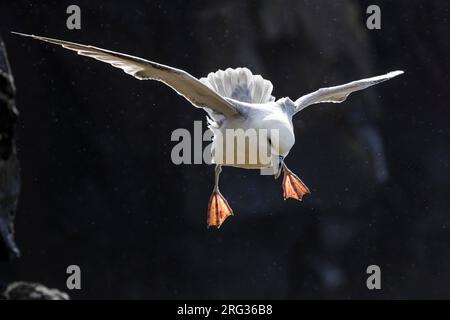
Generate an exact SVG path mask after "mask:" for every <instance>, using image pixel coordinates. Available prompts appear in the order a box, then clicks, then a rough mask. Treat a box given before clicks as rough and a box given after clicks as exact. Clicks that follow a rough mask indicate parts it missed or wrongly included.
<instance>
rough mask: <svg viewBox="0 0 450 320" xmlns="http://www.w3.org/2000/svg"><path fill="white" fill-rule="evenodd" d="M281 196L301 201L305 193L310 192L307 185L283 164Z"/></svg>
mask: <svg viewBox="0 0 450 320" xmlns="http://www.w3.org/2000/svg"><path fill="white" fill-rule="evenodd" d="M283 171H284V177H283V198H284V200H286V199H288V198H293V199H296V200H299V201H302V198H303V196H304V195H305V194H307V193H311V192H310V191H309V189H308V187H307V186H306V185H305V184H304V183H303V181H302V180H300V178H299V177H297V176H296V175H295V174H294V173H293V172H292V171H291V170H289V169H288V168H287V167H286V166H285V165H284V164H283Z"/></svg>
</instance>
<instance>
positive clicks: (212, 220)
mask: <svg viewBox="0 0 450 320" xmlns="http://www.w3.org/2000/svg"><path fill="white" fill-rule="evenodd" d="M232 215H233V210H231V207H230V205H229V204H228V201H227V200H225V198H224V197H223V196H222V194H221V193H220V191H219V190H217V191H213V193H212V195H211V198H210V199H209V203H208V221H207V223H208V227H211V226H214V227H217V229H219V228H220V226H221V225H222V223H223V222H224V221H225V220H226V218H228V217H229V216H232Z"/></svg>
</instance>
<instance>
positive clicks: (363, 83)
mask: <svg viewBox="0 0 450 320" xmlns="http://www.w3.org/2000/svg"><path fill="white" fill-rule="evenodd" d="M401 74H403V71H392V72H389V73H386V74H384V75H381V76H376V77H372V78H367V79H362V80H357V81H352V82H349V83H346V84H343V85H340V86H336V87H329V88H321V89H319V90H317V91H314V92H312V93H310V94H307V95H304V96H303V97H300V98H299V99H297V100H296V101H295V110H294V114H296V113H297V112H299V111H301V110H303V109H304V108H306V107H307V106H309V105H312V104H315V103H321V102H332V103H341V102H343V101H345V99H347V97H348V96H349V95H350V93H352V92H355V91H359V90H363V89H366V88H368V87H370V86H373V85H375V84H378V83H380V82H383V81H386V80H389V79H392V78H394V77H396V76H398V75H401Z"/></svg>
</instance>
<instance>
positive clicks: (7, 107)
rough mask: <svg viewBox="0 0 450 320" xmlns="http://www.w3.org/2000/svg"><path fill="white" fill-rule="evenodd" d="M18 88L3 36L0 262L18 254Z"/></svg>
mask: <svg viewBox="0 0 450 320" xmlns="http://www.w3.org/2000/svg"><path fill="white" fill-rule="evenodd" d="M14 95H15V87H14V81H13V77H12V74H11V69H10V67H9V62H8V58H7V56H6V48H5V45H4V43H3V41H2V40H1V38H0V261H5V260H10V259H12V258H14V257H17V256H19V249H18V248H17V245H16V243H15V242H14V223H13V222H14V216H15V213H16V206H17V199H18V197H19V190H20V177H19V162H18V160H17V155H16V149H15V144H14V125H15V123H16V120H17V115H18V112H17V109H16V107H15V102H14Z"/></svg>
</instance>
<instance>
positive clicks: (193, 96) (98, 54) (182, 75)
mask: <svg viewBox="0 0 450 320" xmlns="http://www.w3.org/2000/svg"><path fill="white" fill-rule="evenodd" d="M13 33H14V34H18V35H21V36H25V37H31V38H34V39H37V40H41V41H45V42H49V43H53V44H57V45H60V46H62V47H63V48H66V49H69V50H72V51H76V52H77V53H78V54H79V55H82V56H87V57H91V58H94V59H96V60H99V61H102V62H106V63H109V64H110V65H112V66H114V67H116V68H120V69H122V70H123V71H124V72H126V73H127V74H130V75H132V76H134V77H135V78H137V79H139V80H158V81H161V82H163V83H165V84H166V85H168V86H169V87H171V88H172V89H174V90H175V91H176V92H177V93H178V94H180V95H182V96H183V97H185V98H186V99H187V100H188V101H189V102H190V103H192V104H193V105H194V106H196V107H198V108H209V109H212V110H214V111H216V112H218V113H221V114H224V115H226V116H231V115H234V114H237V113H238V111H237V109H236V108H235V107H234V106H233V105H232V104H231V103H230V102H228V101H227V100H225V99H224V98H222V97H221V96H220V95H218V94H217V93H215V92H214V91H213V90H211V89H210V88H208V87H207V86H205V85H204V84H203V83H201V82H200V81H199V80H198V79H197V78H195V77H194V76H192V75H190V74H189V73H187V72H186V71H183V70H180V69H176V68H173V67H169V66H166V65H163V64H159V63H156V62H152V61H148V60H145V59H142V58H139V57H134V56H130V55H127V54H123V53H119V52H114V51H110V50H106V49H101V48H97V47H93V46H89V45H83V44H78V43H74V42H68V41H62V40H57V39H52V38H46V37H40V36H35V35H29V34H23V33H18V32H13Z"/></svg>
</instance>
